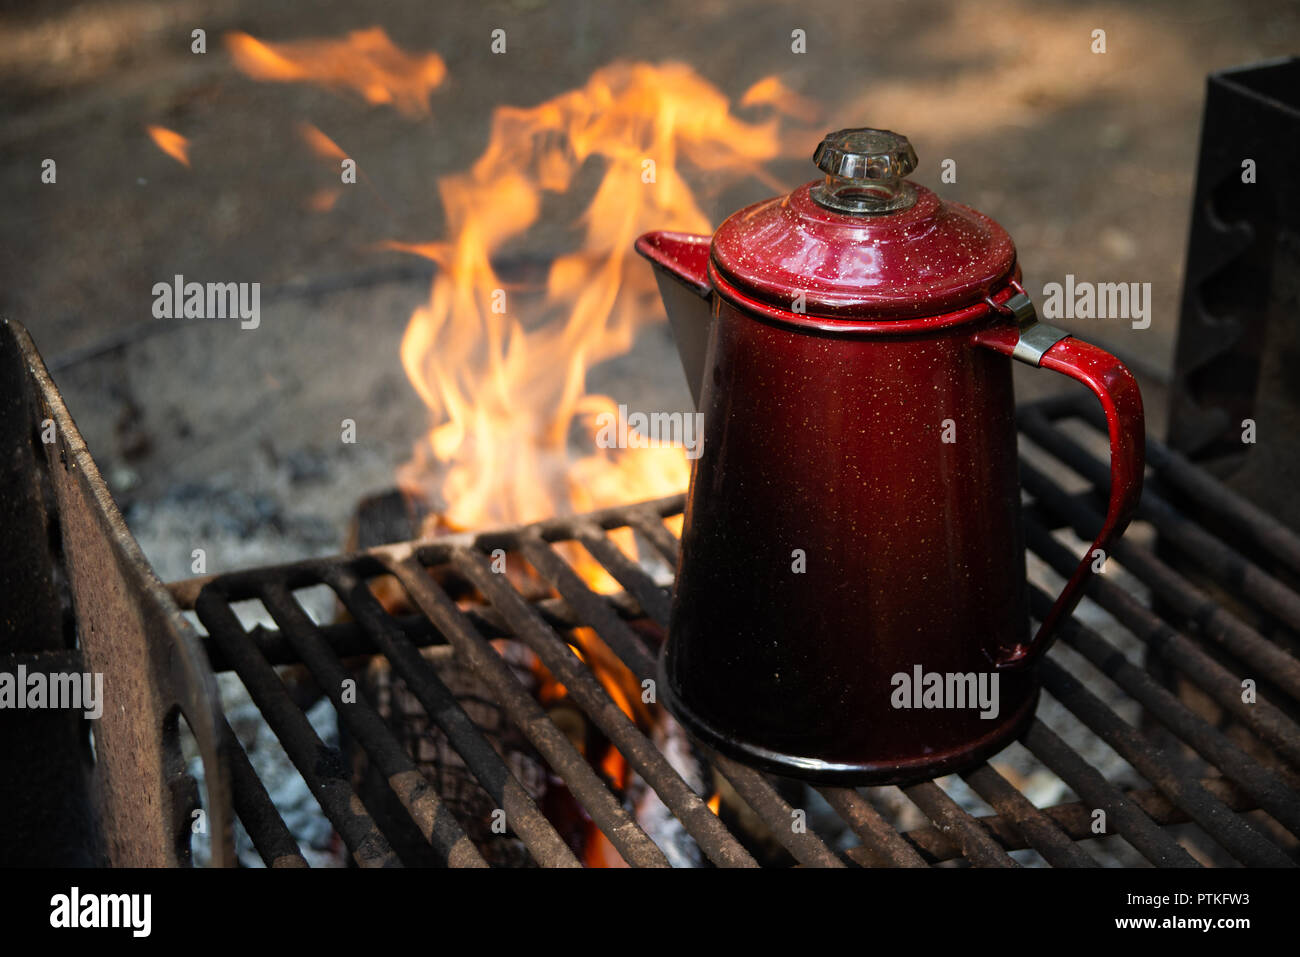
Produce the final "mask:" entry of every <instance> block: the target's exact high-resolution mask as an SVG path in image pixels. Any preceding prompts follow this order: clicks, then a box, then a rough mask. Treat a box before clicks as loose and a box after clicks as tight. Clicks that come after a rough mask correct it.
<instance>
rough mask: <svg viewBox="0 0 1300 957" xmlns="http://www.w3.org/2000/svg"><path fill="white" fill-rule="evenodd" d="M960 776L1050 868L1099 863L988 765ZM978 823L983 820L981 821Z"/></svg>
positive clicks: (1091, 865)
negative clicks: (1007, 822)
mask: <svg viewBox="0 0 1300 957" xmlns="http://www.w3.org/2000/svg"><path fill="white" fill-rule="evenodd" d="M961 777H962V780H963V781H965V782H966V783H967V784H969V785H970V786H971V787H972V788H974V790H975V793H976V794H978V795H979V796H980V797H982V798H983V799H984V800H985V801H987V802H988V803H989V805H990V806H991V807H992V808H993V809H994V810H995V811H997V812H998V814H999V815H1000V816H1001V817H1002V819H1003V820H1006V821H1009V822H1010V823H1011V824H1012V825H1013V826H1014V828H1015V830H1017V831H1019V832H1020V834H1021V835H1023V837H1024V840H1025V842H1026V843H1027V844H1028V845H1029V846H1030V847H1032V848H1033V849H1034V850H1035V851H1037V852H1038V853H1039V854H1041V855H1042V857H1043V859H1044V860H1045V861H1047V863H1049V864H1051V865H1052V866H1053V867H1096V866H1098V865H1097V862H1096V861H1094V860H1093V859H1092V858H1091V857H1089V856H1088V855H1087V854H1086V853H1084V851H1083V850H1082V849H1081V848H1079V847H1078V846H1077V845H1076V844H1075V843H1074V841H1073V840H1072V839H1071V838H1070V836H1069V835H1068V834H1066V833H1065V832H1064V831H1062V830H1061V828H1060V826H1059V825H1058V824H1057V823H1056V822H1055V821H1054V820H1052V818H1050V817H1049V816H1048V815H1047V814H1046V813H1044V812H1043V811H1040V810H1039V809H1038V808H1036V807H1034V805H1033V803H1032V802H1031V801H1030V800H1029V799H1028V798H1026V797H1025V796H1024V795H1023V794H1021V793H1020V792H1019V791H1017V790H1016V789H1015V787H1013V786H1012V784H1011V782H1010V781H1008V780H1007V779H1006V778H1004V777H1003V776H1002V775H1000V774H998V772H997V771H996V770H994V769H993V767H991V766H990V765H988V764H981V765H980V766H979V767H977V768H975V769H974V770H971V771H967V772H966V773H965V774H963V775H962V776H961ZM980 823H981V824H984V823H985V822H984V821H982V820H981V821H980Z"/></svg>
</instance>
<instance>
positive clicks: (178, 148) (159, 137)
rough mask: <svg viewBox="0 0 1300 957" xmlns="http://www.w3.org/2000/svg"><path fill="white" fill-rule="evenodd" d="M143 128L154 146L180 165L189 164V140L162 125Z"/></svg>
mask: <svg viewBox="0 0 1300 957" xmlns="http://www.w3.org/2000/svg"><path fill="white" fill-rule="evenodd" d="M145 129H146V130H147V131H148V133H149V136H150V138H151V139H152V140H153V141H154V145H155V146H157V147H158V148H159V149H160V150H162V151H163V152H164V153H166V154H167V155H168V156H170V157H171V158H172V159H174V160H175V161H176V162H178V163H180V164H181V165H182V166H185V167H188V166H189V165H190V141H189V140H187V139H186V138H185V137H183V136H181V134H179V133H177V132H175V131H173V130H169V129H167V128H166V127H164V126H146V127H145Z"/></svg>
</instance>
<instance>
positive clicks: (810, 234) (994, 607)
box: [636, 129, 1143, 784]
mask: <svg viewBox="0 0 1300 957" xmlns="http://www.w3.org/2000/svg"><path fill="white" fill-rule="evenodd" d="M814 161H815V162H816V164H817V165H818V167H820V168H821V169H822V170H823V171H824V172H825V174H826V176H825V179H824V180H818V181H813V182H811V183H807V184H805V185H803V186H800V187H799V188H798V189H796V190H795V191H794V192H792V193H790V194H789V195H788V196H781V197H776V198H773V199H769V200H765V201H763V202H761V203H756V204H754V205H753V206H749V207H747V208H745V209H742V210H740V211H739V212H737V213H735V214H733V215H732V216H731V217H730V218H728V219H727V220H726V221H725V222H724V223H723V224H722V225H721V226H720V227H719V228H718V231H717V232H716V233H715V234H714V235H713V236H712V237H708V236H691V235H685V234H681V233H667V232H656V233H647V234H646V235H644V236H642V237H641V238H640V239H638V240H637V243H636V248H637V251H638V252H639V253H641V255H643V256H644V257H646V258H647V259H648V260H649V261H650V262H651V264H652V265H653V266H654V268H655V271H656V274H657V276H658V279H659V287H660V290H661V292H662V295H663V299H664V303H665V306H666V308H667V311H668V314H669V318H670V320H671V323H672V326H673V330H674V335H675V337H676V339H677V343H678V348H679V351H680V352H681V355H682V362H683V366H684V367H685V370H686V373H687V377H688V378H689V380H690V383H691V388H692V391H693V393H694V396H695V400H696V402H697V405H698V408H699V410H700V411H701V412H702V413H703V416H704V441H703V450H702V453H701V455H700V457H699V459H698V460H697V461H696V463H695V468H694V473H693V475H692V478H691V488H690V493H689V500H688V504H687V509H686V518H685V527H684V529H683V534H682V552H681V562H680V568H679V571H678V577H677V586H676V591H675V594H674V598H673V613H672V621H671V626H670V629H669V635H668V641H667V642H666V644H665V647H664V652H663V655H662V659H661V663H660V667H661V682H660V686H661V689H662V691H663V695H664V700H665V702H666V703H667V705H668V707H669V709H670V710H671V711H672V712H673V713H674V714H675V715H676V716H677V718H678V719H679V720H680V721H681V722H682V723H683V724H684V725H685V726H686V727H687V728H688V729H690V730H691V731H692V732H694V733H695V734H696V735H697V736H699V737H700V738H701V739H703V740H704V741H705V742H707V743H709V744H710V745H712V746H714V747H716V748H717V749H718V750H719V751H722V752H724V753H726V754H729V755H731V756H733V757H737V758H739V759H741V760H744V761H748V762H749V763H751V764H756V765H759V766H761V767H764V768H767V769H769V770H773V771H776V772H778V773H783V774H789V775H792V776H797V777H804V778H809V779H813V780H818V781H823V782H831V783H837V784H885V783H895V784H896V783H904V782H908V781H915V780H921V779H925V778H930V777H933V776H935V775H939V774H945V773H948V772H950V771H953V770H956V769H959V768H962V767H964V766H967V765H970V764H973V763H976V762H978V761H981V760H983V759H985V758H987V757H988V756H990V755H991V754H993V753H995V752H996V751H998V750H1000V749H1001V748H1002V747H1003V746H1004V745H1005V744H1007V743H1008V742H1009V741H1010V740H1012V739H1013V738H1014V737H1016V736H1017V735H1018V734H1019V733H1020V731H1021V730H1022V729H1023V728H1024V727H1025V725H1026V724H1027V723H1028V722H1029V720H1030V719H1031V718H1032V716H1033V712H1034V706H1035V704H1036V702H1037V698H1038V679H1037V674H1036V667H1035V665H1036V662H1037V661H1038V660H1039V659H1040V658H1041V656H1042V654H1043V652H1044V651H1045V650H1046V649H1047V647H1048V646H1049V645H1050V644H1051V641H1052V638H1053V634H1054V632H1055V629H1056V626H1057V625H1058V624H1059V623H1060V621H1061V620H1062V619H1063V618H1065V617H1068V616H1069V614H1070V613H1071V612H1072V611H1073V610H1074V607H1075V605H1076V604H1077V603H1078V601H1079V598H1080V597H1081V593H1082V586H1083V584H1084V582H1085V581H1086V579H1087V578H1088V577H1089V575H1091V574H1092V571H1093V564H1094V555H1095V554H1096V550H1097V549H1100V550H1101V551H1102V552H1104V553H1108V552H1109V547H1110V543H1111V542H1112V541H1113V540H1114V539H1115V538H1116V537H1117V536H1118V535H1119V534H1120V533H1121V532H1122V531H1123V529H1124V527H1125V526H1126V525H1127V523H1128V519H1129V516H1130V515H1131V513H1132V511H1133V509H1134V507H1135V505H1136V504H1137V500H1138V496H1139V495H1140V493H1141V488H1142V469H1143V418H1142V398H1141V395H1140V393H1139V391H1138V386H1137V383H1136V382H1135V381H1134V379H1133V376H1132V375H1131V374H1130V373H1129V371H1128V370H1127V369H1126V368H1125V367H1124V366H1123V364H1121V363H1120V362H1119V360H1117V359H1116V358H1114V357H1113V356H1111V355H1109V354H1108V353H1106V352H1104V351H1102V350H1101V349H1098V348H1097V347H1096V346H1092V345H1089V344H1087V343H1086V342H1082V341H1080V340H1079V339H1076V338H1074V337H1073V336H1070V335H1068V334H1067V333H1065V332H1063V331H1062V330H1060V329H1055V328H1053V327H1051V326H1048V325H1045V324H1043V323H1040V322H1038V321H1037V318H1036V315H1035V312H1034V307H1033V304H1032V303H1031V302H1030V299H1029V297H1028V296H1027V295H1026V293H1025V291H1024V289H1023V288H1022V287H1021V286H1020V283H1019V277H1020V270H1019V267H1018V265H1017V262H1016V248H1015V245H1014V244H1013V243H1012V241H1011V237H1010V236H1009V235H1008V234H1007V233H1006V231H1005V230H1004V229H1002V227H1001V226H999V225H998V224H997V223H995V222H994V221H993V220H992V219H990V218H989V217H987V216H985V215H983V214H982V213H979V212H976V211H975V210H973V209H970V208H969V207H966V206H962V205H959V204H957V203H949V202H945V201H943V200H941V199H940V198H939V197H938V196H936V195H935V194H934V193H933V192H931V191H930V190H928V189H926V188H925V187H924V186H919V185H915V184H912V183H910V182H908V181H907V180H906V179H905V178H904V177H906V175H907V174H908V173H910V172H911V171H912V170H913V169H914V168H915V166H916V154H915V153H914V152H913V150H912V147H911V144H909V143H908V141H907V140H906V139H905V138H904V137H902V136H899V135H897V134H895V133H891V132H889V131H887V130H872V129H853V130H841V131H840V132H837V133H832V134H830V135H829V136H827V137H826V138H825V139H824V140H823V141H822V143H821V145H820V146H818V148H817V151H816V153H815V154H814ZM1012 359H1017V360H1020V361H1021V362H1026V363H1028V364H1029V365H1033V366H1040V367H1042V368H1046V369H1051V370H1052V371H1054V372H1059V373H1062V374H1064V375H1067V376H1069V377H1070V378H1072V379H1077V380H1078V381H1080V382H1082V383H1083V384H1084V385H1086V386H1087V387H1088V388H1089V389H1091V390H1092V391H1093V392H1094V393H1095V394H1096V395H1097V397H1098V398H1099V399H1100V400H1101V403H1102V406H1103V408H1104V409H1105V413H1106V419H1107V422H1108V423H1109V431H1110V446H1111V488H1110V504H1109V509H1108V511H1107V515H1106V522H1105V526H1104V527H1103V528H1102V530H1101V533H1100V534H1099V535H1098V537H1097V540H1096V542H1094V543H1093V547H1092V548H1091V549H1089V550H1088V553H1087V555H1086V556H1085V558H1084V560H1083V561H1082V562H1081V563H1080V564H1079V567H1078V569H1077V570H1076V571H1075V572H1074V574H1073V576H1072V577H1071V578H1070V580H1069V582H1068V583H1067V584H1066V586H1065V589H1064V590H1063V591H1062V592H1061V594H1060V596H1059V597H1058V598H1057V599H1056V602H1055V604H1054V605H1053V606H1052V609H1051V612H1050V614H1048V615H1047V617H1046V618H1045V620H1044V621H1043V622H1042V623H1041V625H1040V627H1039V628H1038V631H1037V632H1036V633H1034V634H1033V635H1032V637H1031V632H1030V621H1029V613H1028V602H1027V585H1026V579H1025V559H1024V540H1023V533H1022V529H1021V518H1020V508H1021V505H1020V488H1019V482H1018V477H1017V458H1016V428H1015V421H1014V412H1015V409H1014V405H1015V399H1014V395H1013V392H1012V381H1011V380H1012V376H1011V360H1012Z"/></svg>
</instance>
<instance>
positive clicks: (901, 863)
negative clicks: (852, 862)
mask: <svg viewBox="0 0 1300 957" xmlns="http://www.w3.org/2000/svg"><path fill="white" fill-rule="evenodd" d="M817 790H818V792H819V793H820V794H821V796H822V797H823V798H825V799H826V803H827V804H829V805H830V806H831V807H832V808H834V810H835V813H836V814H838V815H839V816H840V817H842V818H844V820H845V822H846V823H847V824H848V825H849V827H850V828H852V829H853V833H854V834H856V835H857V836H858V838H859V839H860V840H861V841H862V846H861V847H859V848H854V850H857V851H859V852H862V853H864V854H869V855H871V857H872V860H871V863H872V864H874V865H884V866H887V867H926V866H928V865H927V864H926V863H925V859H924V858H922V857H921V855H920V854H918V853H916V849H915V848H914V847H912V845H910V844H908V843H907V841H906V840H904V839H903V836H902V835H901V834H899V833H898V831H896V830H894V828H893V827H892V826H891V825H890V824H889V822H888V821H886V820H885V819H884V818H883V817H882V816H881V814H880V812H879V811H877V810H876V809H875V808H874V807H872V805H871V802H870V801H868V800H867V799H866V798H865V797H863V796H862V795H861V794H859V793H858V792H857V791H855V790H853V789H852V788H833V787H824V788H818V789H817Z"/></svg>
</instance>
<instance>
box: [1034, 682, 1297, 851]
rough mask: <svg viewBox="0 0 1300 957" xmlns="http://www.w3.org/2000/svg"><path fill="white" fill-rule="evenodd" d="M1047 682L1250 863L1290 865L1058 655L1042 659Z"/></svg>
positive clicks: (1148, 776) (1059, 697)
mask: <svg viewBox="0 0 1300 957" xmlns="http://www.w3.org/2000/svg"><path fill="white" fill-rule="evenodd" d="M1042 677H1043V687H1044V688H1046V689H1047V690H1048V691H1050V692H1051V694H1052V697H1054V698H1056V700H1057V701H1059V702H1061V704H1063V705H1065V706H1066V707H1067V708H1069V709H1070V711H1071V712H1073V714H1074V716H1075V717H1076V718H1078V719H1079V720H1080V721H1082V722H1083V723H1084V724H1085V725H1087V726H1088V727H1089V728H1091V729H1092V730H1093V731H1094V732H1095V733H1096V734H1097V735H1099V736H1100V737H1101V738H1102V740H1104V741H1105V742H1106V743H1107V744H1109V745H1110V746H1111V747H1112V748H1114V749H1115V751H1116V752H1117V753H1118V754H1119V755H1120V756H1121V757H1123V758H1124V760H1126V761H1128V762H1129V764H1131V765H1133V767H1134V768H1136V769H1137V771H1138V773H1139V774H1141V775H1142V776H1143V777H1144V778H1146V779H1147V780H1148V781H1150V782H1151V783H1152V784H1153V785H1155V786H1156V787H1157V788H1159V789H1160V790H1161V791H1163V792H1164V793H1165V795H1167V796H1168V798H1169V800H1171V801H1173V802H1174V803H1175V804H1177V805H1178V806H1179V807H1180V808H1182V809H1183V810H1184V811H1186V812H1187V814H1188V816H1189V817H1191V818H1192V820H1194V821H1195V822H1196V823H1197V824H1199V825H1201V827H1202V828H1204V829H1205V831H1206V832H1207V833H1208V834H1209V835H1210V837H1212V838H1214V840H1215V841H1217V842H1218V843H1219V844H1221V845H1222V846H1223V848H1224V849H1225V850H1227V851H1228V853H1230V854H1232V856H1233V857H1235V858H1237V859H1238V860H1239V861H1241V862H1242V863H1244V864H1249V865H1250V866H1252V867H1288V866H1291V859H1290V858H1289V857H1287V855H1286V854H1284V853H1283V852H1282V851H1281V850H1279V849H1278V848H1277V847H1276V846H1274V845H1273V844H1272V843H1270V842H1269V841H1268V840H1267V839H1266V838H1264V836H1263V835H1261V834H1260V833H1259V832H1258V831H1256V830H1254V829H1253V828H1251V827H1250V826H1249V825H1248V824H1246V823H1245V822H1244V821H1242V820H1241V819H1240V818H1239V817H1237V815H1236V814H1234V813H1233V812H1232V810H1231V809H1230V808H1229V807H1228V806H1227V805H1226V804H1224V803H1223V802H1222V801H1220V800H1219V799H1218V798H1216V797H1215V796H1214V795H1212V794H1210V793H1209V792H1208V791H1206V790H1205V789H1204V788H1202V787H1201V786H1200V784H1199V783H1197V782H1196V781H1193V780H1190V779H1188V778H1187V777H1185V776H1184V775H1181V774H1179V773H1178V772H1177V771H1176V770H1175V769H1174V768H1172V767H1171V766H1170V765H1169V763H1168V762H1167V761H1166V760H1164V759H1163V758H1162V757H1161V755H1160V753H1159V752H1158V751H1157V750H1156V749H1155V748H1154V747H1153V746H1152V745H1151V743H1150V742H1149V741H1147V740H1146V739H1145V738H1143V737H1142V735H1141V734H1140V733H1139V732H1138V730H1137V729H1136V728H1134V727H1133V726H1132V725H1130V724H1128V723H1127V722H1126V721H1124V719H1123V718H1121V717H1120V716H1119V715H1117V714H1115V712H1114V711H1112V710H1111V709H1110V708H1108V707H1107V706H1106V705H1105V703H1103V702H1102V700H1101V699H1100V698H1098V697H1097V696H1096V695H1094V694H1093V693H1092V692H1091V691H1089V690H1088V689H1087V688H1085V687H1084V686H1083V684H1082V683H1080V682H1079V681H1078V679H1076V678H1075V677H1074V676H1073V675H1071V674H1070V673H1069V672H1068V671H1066V670H1065V669H1064V668H1062V667H1061V666H1060V664H1058V663H1057V662H1056V661H1054V660H1053V659H1051V658H1047V659H1045V660H1044V661H1043V662H1042Z"/></svg>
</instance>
